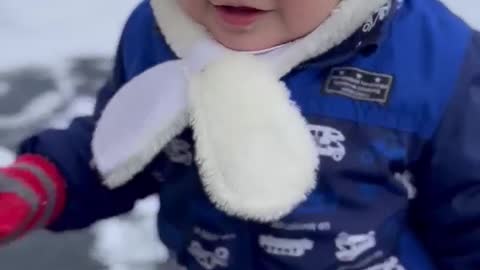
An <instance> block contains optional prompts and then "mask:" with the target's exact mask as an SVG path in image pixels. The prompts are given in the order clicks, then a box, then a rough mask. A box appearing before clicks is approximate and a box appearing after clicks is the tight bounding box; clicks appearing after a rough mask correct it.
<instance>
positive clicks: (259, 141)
mask: <svg viewBox="0 0 480 270" xmlns="http://www.w3.org/2000/svg"><path fill="white" fill-rule="evenodd" d="M189 98H190V104H191V119H192V125H193V129H194V134H195V141H196V149H197V151H196V153H197V162H198V165H199V168H200V173H201V177H202V181H203V184H204V187H205V190H206V192H207V193H208V196H209V197H210V199H211V200H212V201H213V202H214V203H215V204H216V206H217V207H218V208H220V209H222V210H224V211H225V212H227V213H228V214H230V215H234V216H237V217H241V218H244V219H252V220H256V221H261V222H269V221H273V220H277V219H280V218H281V217H283V216H285V215H286V214H288V213H289V212H291V211H292V210H293V209H294V208H295V207H296V206H297V205H298V204H300V203H301V202H302V201H304V200H305V199H306V197H307V195H308V194H309V193H310V192H311V190H312V189H313V188H314V187H315V184H316V181H315V180H316V173H317V172H316V170H317V167H318V165H319V160H318V154H317V152H316V148H315V143H314V141H313V138H312V136H311V135H310V132H309V130H308V127H307V123H306V121H305V119H304V118H303V117H302V115H301V113H300V112H299V110H298V108H297V107H296V106H295V104H294V103H293V102H292V101H291V100H290V98H289V91H288V89H287V88H286V86H285V85H284V84H283V83H282V82H281V81H279V80H278V78H277V77H276V75H275V74H274V73H273V72H272V71H271V68H269V67H268V66H267V64H266V63H264V62H261V61H259V60H257V59H255V57H254V56H250V55H246V54H245V55H244V54H233V55H229V56H227V57H225V58H224V59H223V60H221V61H219V62H216V63H213V64H211V65H209V66H207V67H206V68H205V69H204V71H203V72H202V73H200V74H198V75H197V76H194V78H193V80H192V81H191V85H190V91H189Z"/></svg>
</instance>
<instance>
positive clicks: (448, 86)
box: [20, 0, 480, 270]
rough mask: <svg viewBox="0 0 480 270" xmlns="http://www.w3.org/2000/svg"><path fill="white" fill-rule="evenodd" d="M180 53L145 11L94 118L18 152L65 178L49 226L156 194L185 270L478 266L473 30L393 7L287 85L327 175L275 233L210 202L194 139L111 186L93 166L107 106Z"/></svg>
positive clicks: (478, 102)
mask: <svg viewBox="0 0 480 270" xmlns="http://www.w3.org/2000/svg"><path fill="white" fill-rule="evenodd" d="M175 57H176V56H175V55H174V53H173V52H172V51H171V49H170V48H169V46H168V45H167V44H166V42H165V40H164V39H163V37H162V34H161V32H160V31H159V30H158V27H156V24H155V20H154V17H153V15H152V10H151V7H150V5H149V3H148V1H144V2H142V3H141V4H140V5H139V6H138V8H136V10H135V11H134V12H133V14H132V15H131V17H130V19H129V20H128V22H127V24H126V27H125V30H124V32H123V35H122V38H121V42H120V45H119V48H118V53H117V57H116V62H115V68H114V71H113V74H112V77H111V78H110V80H109V81H108V83H107V84H106V85H105V87H104V88H103V89H102V90H101V91H100V92H99V96H98V103H97V105H96V110H95V113H94V115H93V116H90V117H83V118H78V119H76V120H75V121H74V122H73V123H72V124H71V126H70V127H69V128H68V129H66V130H46V131H44V132H42V133H40V134H36V135H35V136H33V137H31V138H29V139H28V140H26V141H25V142H24V143H22V144H21V147H20V153H37V154H41V155H43V156H46V157H48V158H49V159H50V160H52V161H53V162H54V163H55V164H56V165H57V166H58V168H59V169H60V171H61V172H62V173H63V175H64V177H65V179H66V180H67V186H68V190H67V195H68V200H67V205H66V210H65V211H64V213H63V214H62V216H61V217H60V218H59V219H58V220H57V221H56V222H55V224H53V225H52V226H51V227H50V229H51V230H54V231H64V230H72V229H78V228H84V227H86V226H88V225H90V224H92V223H93V222H95V221H97V220H99V219H103V218H107V217H111V216H114V215H117V214H120V213H124V212H126V211H128V210H130V209H131V208H132V206H133V204H134V202H135V201H136V200H137V199H139V198H142V197H145V196H147V195H149V194H152V193H159V194H160V198H161V205H162V209H161V211H160V213H159V216H158V229H159V234H160V237H161V238H162V240H163V241H164V242H165V243H166V245H167V246H168V247H169V248H170V249H171V250H172V251H173V252H174V253H175V254H176V256H177V257H178V260H179V262H180V263H181V264H183V265H185V266H187V268H188V269H240V270H245V269H260V270H279V269H302V270H303V269H305V270H307V269H315V270H330V269H337V270H479V269H480V34H479V33H477V32H475V31H473V30H472V29H471V28H470V27H468V26H467V25H466V24H465V23H464V22H463V21H462V20H461V19H459V18H457V17H456V16H454V15H453V14H452V13H451V12H450V11H448V10H447V8H445V7H444V6H443V5H442V4H441V3H440V2H439V1H436V0H404V1H398V3H397V7H396V8H395V9H393V10H392V12H391V14H390V15H389V16H388V18H386V19H385V20H384V21H381V22H379V23H378V24H376V25H375V26H374V27H373V28H372V27H367V28H362V29H359V30H358V32H357V33H355V34H354V35H352V36H351V37H350V38H349V39H348V40H346V41H345V42H343V43H342V44H341V45H339V46H338V47H336V48H334V49H332V50H331V51H330V52H328V53H327V54H325V55H322V56H319V57H318V58H315V59H311V60H309V61H307V62H305V63H302V64H301V65H299V66H298V67H296V68H295V69H294V70H293V71H292V72H290V73H289V74H287V75H286V76H285V77H284V78H283V80H284V81H285V83H286V84H287V85H288V87H289V89H290V90H291V92H292V98H293V99H294V101H295V102H296V103H297V104H298V105H299V107H300V108H301V111H302V113H303V115H304V116H305V118H306V119H307V120H308V122H309V124H310V128H311V131H312V136H314V138H315V139H316V141H317V143H318V151H319V155H321V159H322V170H321V174H320V175H319V176H318V177H319V180H320V181H319V184H318V187H317V188H316V190H315V191H314V192H313V194H311V195H310V197H309V198H308V200H307V201H306V202H305V203H303V204H302V205H300V206H299V207H298V208H297V209H295V210H294V211H293V212H292V213H291V214H290V215H288V216H287V217H285V218H284V219H282V220H281V221H278V222H275V223H271V224H256V223H253V222H247V221H242V220H239V219H236V218H233V217H230V216H227V215H226V214H224V213H223V212H221V211H219V210H217V209H216V208H215V207H214V206H213V205H212V204H211V203H210V201H209V200H208V198H207V197H206V195H205V194H204V192H203V189H202V187H201V184H200V180H199V175H198V170H197V167H196V165H195V162H192V160H193V157H194V149H193V148H192V131H191V130H190V129H187V130H185V132H183V134H181V135H180V136H179V137H178V138H176V139H175V140H174V141H172V143H171V144H170V145H169V147H168V149H167V150H165V151H163V152H162V153H161V154H160V155H159V156H158V157H156V158H155V160H154V161H153V162H152V163H151V164H150V165H149V166H148V167H147V168H146V169H145V170H144V171H143V172H142V173H140V174H138V175H137V176H136V177H135V179H134V180H133V181H131V182H130V183H129V184H128V185H127V186H124V187H122V188H119V189H117V190H114V191H110V190H108V189H106V188H105V187H104V186H102V185H101V184H100V183H101V180H100V179H99V176H98V174H97V173H96V172H95V170H94V169H92V168H91V167H90V166H89V162H90V160H91V159H92V153H91V150H90V141H91V139H92V132H93V130H94V128H95V123H96V121H97V119H98V118H99V115H100V114H101V112H102V109H103V108H104V107H105V105H106V104H107V102H108V101H109V99H110V98H111V97H112V96H113V95H114V94H115V93H116V91H117V90H118V89H119V88H120V87H121V86H122V85H123V84H125V83H126V82H127V81H129V80H130V79H132V78H133V77H134V76H136V75H138V74H140V73H142V72H143V71H145V70H146V69H148V68H149V67H152V66H154V65H156V64H158V63H161V62H163V61H167V60H170V59H174V58H175ZM266 105H267V106H268V104H266ZM125 109H126V110H128V108H125ZM119 147H121V146H119Z"/></svg>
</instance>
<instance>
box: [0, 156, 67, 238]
mask: <svg viewBox="0 0 480 270" xmlns="http://www.w3.org/2000/svg"><path fill="white" fill-rule="evenodd" d="M64 204H65V182H64V180H63V179H62V177H61V175H60V173H59V172H58V170H57V169H56V168H55V166H54V165H53V164H52V163H50V162H49V161H48V160H46V159H45V158H43V157H41V156H36V155H23V156H20V157H19V158H18V159H17V160H16V161H15V163H13V164H12V165H11V166H9V167H7V168H2V169H0V244H4V243H7V242H10V241H12V240H15V239H17V238H19V237H21V236H23V235H24V234H25V233H27V232H29V231H31V230H33V229H36V228H42V227H45V226H46V225H48V224H50V223H51V222H52V221H53V220H54V219H55V218H56V217H58V215H59V214H60V213H61V211H62V210H63V206H64Z"/></svg>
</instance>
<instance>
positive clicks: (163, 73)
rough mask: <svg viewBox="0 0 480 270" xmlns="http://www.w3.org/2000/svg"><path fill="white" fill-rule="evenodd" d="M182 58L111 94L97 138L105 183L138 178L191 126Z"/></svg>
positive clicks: (98, 161) (96, 148)
mask: <svg viewBox="0 0 480 270" xmlns="http://www.w3.org/2000/svg"><path fill="white" fill-rule="evenodd" d="M183 75H184V74H183V70H182V67H181V65H180V63H179V62H178V61H171V62H168V63H163V64H161V65H157V66H155V67H153V68H151V69H149V70H147V71H145V72H144V73H142V74H140V75H139V76H137V77H135V78H134V79H132V80H131V81H130V82H128V83H127V84H126V85H125V86H124V87H123V88H122V89H120V90H119V91H118V93H117V94H116V95H115V96H114V97H113V98H112V99H111V101H110V102H109V103H108V105H107V106H106V108H105V110H104V111H103V113H102V116H101V117H100V119H99V121H98V123H97V128H96V129H95V131H94V135H93V139H92V152H93V157H94V163H95V166H96V168H97V170H98V171H99V172H100V173H101V174H102V175H103V176H104V178H105V182H104V183H105V185H106V186H108V187H110V188H116V187H119V186H121V185H123V184H125V183H126V182H128V181H129V180H131V179H132V178H133V176H134V175H135V174H137V173H138V172H140V171H142V170H143V168H144V167H145V166H146V165H148V163H149V162H150V161H151V160H152V159H153V158H154V157H155V156H156V155H157V154H158V153H159V152H160V150H161V149H163V147H164V146H165V145H166V144H167V143H168V142H170V140H172V139H173V138H174V137H175V136H176V135H178V134H179V133H180V132H181V131H182V130H183V129H184V128H185V126H186V125H187V123H188V116H187V112H188V109H187V94H186V89H187V86H186V82H185V79H184V78H183Z"/></svg>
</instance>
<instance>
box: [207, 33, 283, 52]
mask: <svg viewBox="0 0 480 270" xmlns="http://www.w3.org/2000/svg"><path fill="white" fill-rule="evenodd" d="M213 38H215V39H216V40H217V41H218V42H219V43H221V44H222V45H223V46H225V47H227V48H229V49H231V50H234V51H252V52H255V51H263V50H268V49H270V48H273V47H276V46H279V45H281V44H284V43H287V42H288V41H289V40H283V39H280V38H274V37H270V38H266V37H265V35H258V34H252V33H214V34H213Z"/></svg>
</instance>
